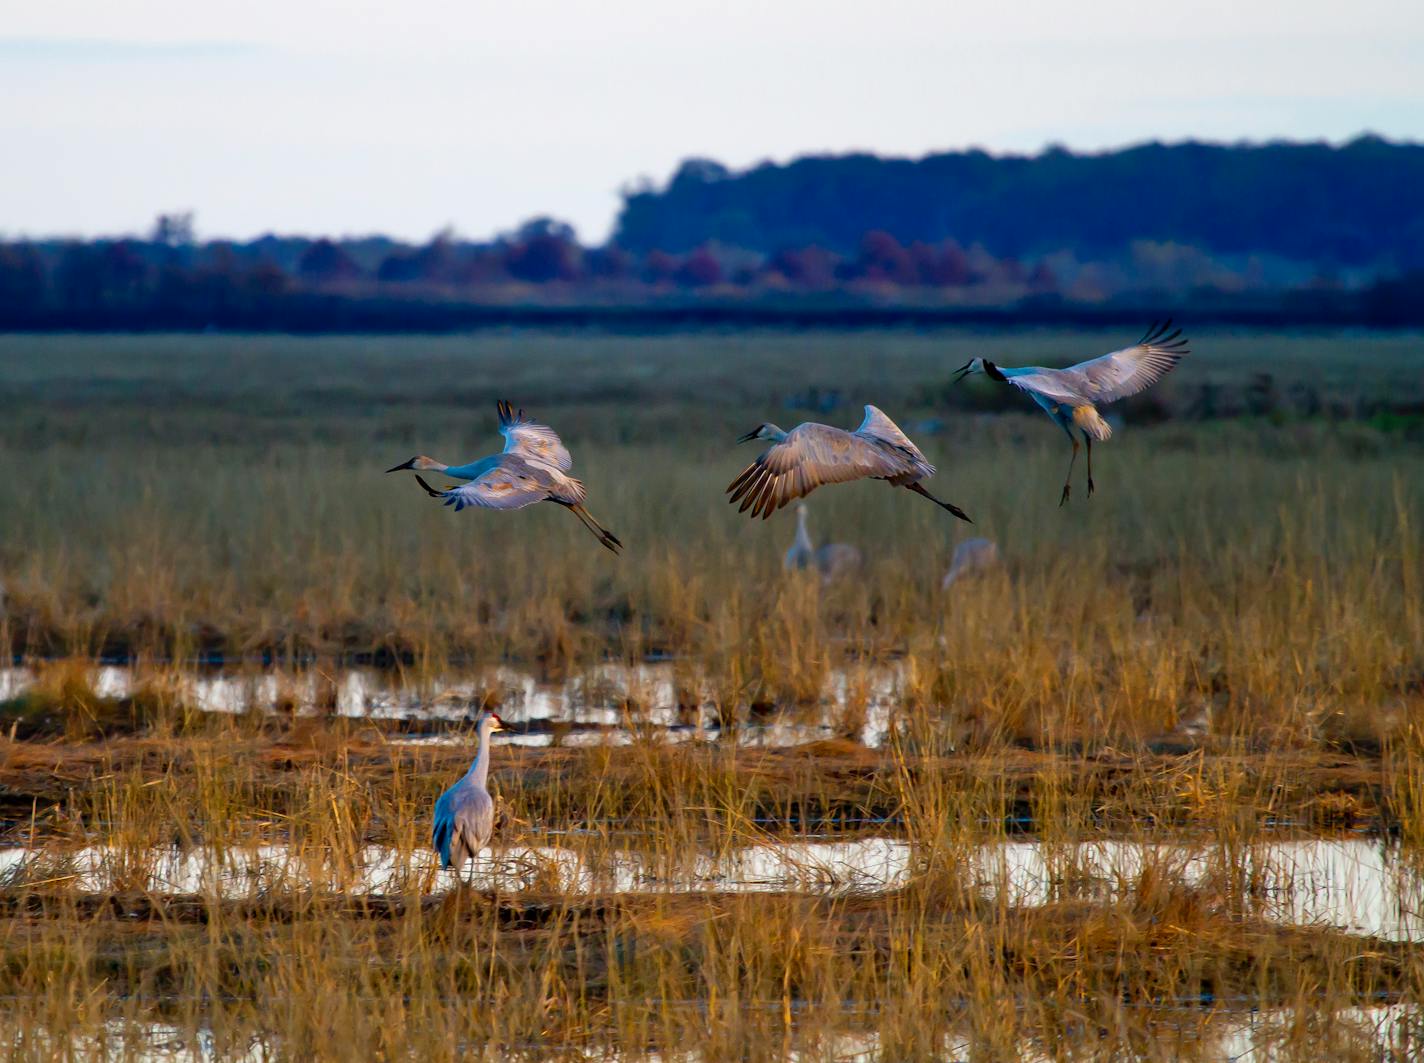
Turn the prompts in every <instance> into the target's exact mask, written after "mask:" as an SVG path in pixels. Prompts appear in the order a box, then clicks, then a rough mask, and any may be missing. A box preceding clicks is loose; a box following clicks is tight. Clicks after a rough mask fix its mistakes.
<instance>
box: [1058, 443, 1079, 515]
mask: <svg viewBox="0 0 1424 1063" xmlns="http://www.w3.org/2000/svg"><path fill="white" fill-rule="evenodd" d="M1068 438H1069V439H1070V440H1072V441H1073V456H1072V457H1071V458H1069V459H1068V475H1067V477H1066V478H1065V479H1064V480H1063V497H1062V498H1060V499H1059V500H1058V505H1059V506H1060V507H1061V506H1062V505H1063V503H1064V502H1067V501H1068V496H1069V495H1070V494H1072V493H1073V465H1074V463H1075V462H1076V461H1077V460H1078V441H1077V440H1076V439H1074V438H1073V434H1072V433H1071V432H1070V433H1069V434H1068Z"/></svg>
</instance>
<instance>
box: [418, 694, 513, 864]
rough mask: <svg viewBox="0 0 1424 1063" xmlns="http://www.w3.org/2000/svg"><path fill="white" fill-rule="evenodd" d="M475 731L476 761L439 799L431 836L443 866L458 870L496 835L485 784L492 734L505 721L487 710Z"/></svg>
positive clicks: (491, 799) (492, 803)
mask: <svg viewBox="0 0 1424 1063" xmlns="http://www.w3.org/2000/svg"><path fill="white" fill-rule="evenodd" d="M475 730H476V734H477V735H478V736H479V749H478V751H477V752H476V754H475V762H474V763H473V764H471V765H470V770H469V771H467V772H466V773H465V775H464V777H463V778H462V779H461V780H460V781H459V782H457V783H456V784H455V785H454V786H452V787H450V789H448V790H446V791H445V792H444V793H443V794H441V795H440V797H439V798H438V799H437V800H436V802H435V822H434V826H433V828H432V830H431V837H430V840H431V844H432V845H433V846H434V848H435V851H436V852H438V853H439V854H440V866H441V867H445V868H455V869H456V870H458V869H460V868H462V867H464V866H465V864H466V863H467V862H468V861H470V860H473V859H474V858H475V857H476V856H477V855H479V853H480V852H481V851H482V850H483V849H484V847H485V846H486V845H488V844H489V840H490V837H491V835H493V834H494V799H493V798H491V797H490V793H489V790H488V788H487V786H486V784H487V782H488V780H489V757H490V734H491V733H493V732H494V731H501V730H504V723H503V721H502V720H500V718H499V717H498V716H497V715H495V714H494V713H492V712H490V713H485V714H484V715H483V716H481V717H480V721H479V723H478V724H477V725H476V728H475Z"/></svg>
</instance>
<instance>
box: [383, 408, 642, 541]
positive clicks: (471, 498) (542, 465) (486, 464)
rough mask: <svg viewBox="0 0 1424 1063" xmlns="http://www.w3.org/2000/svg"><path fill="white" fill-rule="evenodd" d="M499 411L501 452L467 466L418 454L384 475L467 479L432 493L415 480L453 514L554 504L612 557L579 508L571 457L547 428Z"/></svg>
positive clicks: (609, 536)
mask: <svg viewBox="0 0 1424 1063" xmlns="http://www.w3.org/2000/svg"><path fill="white" fill-rule="evenodd" d="M496 408H497V409H498V410H499V434H500V435H502V436H504V450H503V451H502V452H500V453H499V454H492V455H490V456H489V457H487V458H480V459H479V460H478V461H472V462H470V463H469V464H468V465H446V464H445V463H444V462H439V461H436V460H435V459H434V458H427V457H426V456H425V455H424V454H418V455H416V456H415V457H413V458H411V459H410V460H409V461H407V462H402V463H401V464H400V465H397V466H395V467H394V468H390V469H387V470H386V472H400V471H401V470H402V469H420V470H422V471H434V472H442V473H444V474H445V475H446V476H449V477H451V478H452V479H455V480H468V481H469V483H466V484H463V485H461V486H460V487H452V488H450V489H449V490H448V491H437V490H436V489H435V488H433V487H431V486H430V485H429V484H428V483H426V482H425V480H423V479H422V478H421V477H420V476H418V475H417V476H416V478H415V479H416V482H417V483H419V484H420V486H421V487H423V488H425V492H426V494H428V495H430V497H431V498H443V499H444V500H445V504H446V505H447V506H454V507H455V511H456V512H457V513H458V512H459V511H460V510H462V509H464V508H465V507H466V506H483V507H484V508H485V509H523V508H524V507H525V506H532V505H533V504H534V503H535V502H557V503H558V504H559V505H561V506H563V507H564V508H565V509H567V510H569V511H570V512H571V513H573V515H574V516H576V517H578V519H579V520H581V521H582V522H583V525H584V527H585V528H587V529H588V530H589V531H591V532H593V534H594V535H595V536H597V538H598V541H599V542H601V543H602V544H603V545H604V546H606V547H608V549H610V550H612V551H613V552H614V553H615V554H616V553H617V552H618V551H619V549H620V548H621V547H622V546H623V544H622V543H621V542H619V541H618V537H617V536H616V535H614V534H613V533H612V532H610V531H608V529H606V528H604V527H603V526H602V525H601V524H599V523H598V521H596V520H594V519H593V515H592V514H590V513H589V511H588V510H586V509H584V507H583V500H584V498H585V496H586V494H587V492H586V491H585V490H584V486H583V481H582V480H575V479H574V478H573V477H572V476H570V475H568V472H569V470H570V469H571V468H573V464H574V459H573V456H572V455H570V454H569V452H568V450H567V449H566V448H565V447H564V444H563V441H562V440H560V439H559V437H558V434H557V433H555V431H554V430H553V429H552V428H550V427H549V426H548V425H546V424H540V423H539V422H538V421H534V420H531V419H530V418H528V417H525V416H524V411H523V410H520V411H519V412H518V413H515V412H514V407H513V406H512V405H510V404H509V403H507V402H503V401H501V402H498V403H496Z"/></svg>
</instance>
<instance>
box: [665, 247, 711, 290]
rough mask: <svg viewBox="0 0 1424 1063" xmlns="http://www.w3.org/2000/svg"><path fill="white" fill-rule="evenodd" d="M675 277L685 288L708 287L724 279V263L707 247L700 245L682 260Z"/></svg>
mask: <svg viewBox="0 0 1424 1063" xmlns="http://www.w3.org/2000/svg"><path fill="white" fill-rule="evenodd" d="M673 279H674V280H676V281H677V283H678V284H680V285H682V286H683V287H684V288H706V287H710V286H711V285H713V284H718V283H720V282H721V280H722V264H721V263H720V262H718V261H717V256H715V255H714V254H712V252H711V251H709V250H708V249H707V248H705V247H699V248H698V249H697V250H695V251H693V252H692V254H690V255H688V256H687V257H686V258H684V259H683V260H682V263H681V264H680V265H679V266H678V267H677V272H676V273H675V274H674V275H673Z"/></svg>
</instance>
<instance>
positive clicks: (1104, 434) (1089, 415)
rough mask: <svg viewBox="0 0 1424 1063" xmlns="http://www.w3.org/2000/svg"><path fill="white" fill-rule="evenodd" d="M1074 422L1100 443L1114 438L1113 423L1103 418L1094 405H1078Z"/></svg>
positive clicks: (1074, 414)
mask: <svg viewBox="0 0 1424 1063" xmlns="http://www.w3.org/2000/svg"><path fill="white" fill-rule="evenodd" d="M1073 423H1074V424H1075V425H1077V426H1078V427H1079V428H1081V429H1082V430H1083V432H1084V433H1085V434H1087V435H1090V436H1092V437H1093V438H1094V439H1096V440H1097V441H1098V442H1099V443H1101V442H1102V441H1103V440H1105V439H1110V438H1112V425H1110V424H1108V423H1107V421H1105V420H1103V415H1102V414H1100V413H1099V412H1098V411H1097V410H1096V409H1095V408H1094V407H1092V406H1087V405H1083V406H1078V407H1076V408H1075V409H1074V410H1073Z"/></svg>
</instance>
